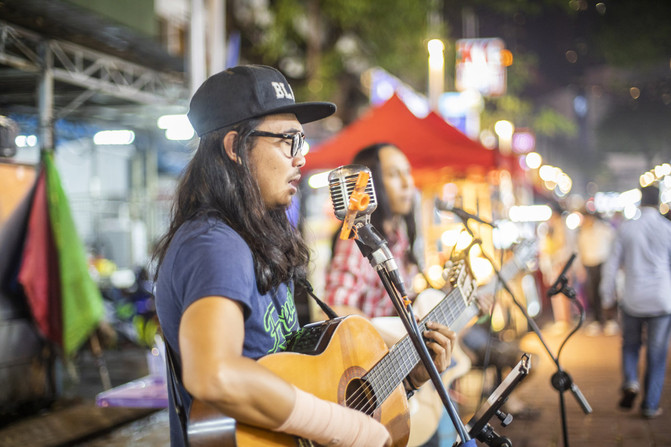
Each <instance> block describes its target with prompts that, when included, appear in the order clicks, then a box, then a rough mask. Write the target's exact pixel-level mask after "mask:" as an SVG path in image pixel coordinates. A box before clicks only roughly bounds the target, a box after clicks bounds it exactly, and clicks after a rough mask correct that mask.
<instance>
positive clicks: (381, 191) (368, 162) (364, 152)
mask: <svg viewBox="0 0 671 447" xmlns="http://www.w3.org/2000/svg"><path fill="white" fill-rule="evenodd" d="M388 146H391V147H393V148H396V149H398V148H397V147H396V146H395V145H393V144H391V143H386V142H382V143H375V144H371V145H370V146H366V147H364V148H363V149H361V150H360V151H359V152H357V154H356V155H355V156H354V159H353V160H352V164H357V165H364V166H367V167H368V169H370V172H371V176H372V179H373V186H374V187H375V197H376V199H377V208H375V211H373V214H371V216H370V223H371V224H372V225H373V226H374V227H375V228H376V229H377V230H378V231H379V232H381V233H382V235H383V236H384V238H385V239H386V240H387V241H389V240H390V239H391V238H392V237H393V235H391V234H388V233H387V231H386V230H387V229H386V225H384V223H385V222H387V221H390V220H391V219H393V217H394V213H393V212H392V210H391V204H390V203H389V195H388V194H387V191H386V189H385V187H384V181H383V179H382V166H381V164H380V150H381V149H382V148H384V147H388ZM398 150H400V149H398ZM414 208H415V205H414V204H413V206H412V209H411V210H410V212H409V213H408V214H407V215H405V216H403V220H404V222H405V227H406V230H407V233H408V240H409V242H410V246H409V248H408V252H407V253H406V258H407V259H406V260H407V261H409V262H411V263H413V264H417V263H418V262H417V257H416V256H415V254H414V244H415V239H416V238H417V225H416V222H415V209H414ZM338 234H339V231H338ZM338 234H336V235H335V236H334V238H333V244H332V248H334V247H335V242H336V239H337V237H338ZM333 252H334V250H331V253H333Z"/></svg>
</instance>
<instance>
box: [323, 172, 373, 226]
mask: <svg viewBox="0 0 671 447" xmlns="http://www.w3.org/2000/svg"><path fill="white" fill-rule="evenodd" d="M360 172H366V173H368V175H369V177H368V183H367V184H366V189H365V192H366V194H368V197H369V198H370V201H369V202H368V207H367V208H366V209H365V210H363V211H359V212H357V214H356V217H355V219H365V220H366V222H370V215H371V214H373V211H375V208H377V198H376V197H375V188H374V187H373V177H372V176H371V172H370V169H368V168H367V167H366V166H363V165H347V166H340V167H339V168H336V169H334V170H333V171H331V173H330V174H329V193H330V194H331V201H332V202H333V212H334V213H335V216H336V217H337V218H338V219H339V220H343V221H344V220H345V218H346V217H347V212H348V206H347V204H348V203H349V199H350V196H351V195H352V192H353V191H354V187H355V185H356V181H357V179H358V177H359V173H360Z"/></svg>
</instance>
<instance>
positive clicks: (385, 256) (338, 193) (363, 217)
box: [328, 165, 407, 297]
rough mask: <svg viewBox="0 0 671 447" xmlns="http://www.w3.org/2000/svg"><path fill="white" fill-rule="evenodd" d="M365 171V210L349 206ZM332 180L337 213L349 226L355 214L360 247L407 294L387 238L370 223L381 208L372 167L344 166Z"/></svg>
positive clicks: (373, 264) (332, 192)
mask: <svg viewBox="0 0 671 447" xmlns="http://www.w3.org/2000/svg"><path fill="white" fill-rule="evenodd" d="M361 172H364V173H367V174H368V182H367V183H366V186H365V189H364V191H365V193H366V194H367V195H368V199H369V201H368V206H366V207H365V208H364V209H361V210H356V209H352V207H350V206H349V202H350V199H351V197H352V194H353V193H354V191H355V187H356V183H357V180H358V178H359V174H360V173H361ZM328 179H329V193H330V194H331V202H333V212H334V213H335V216H336V217H337V218H338V219H339V220H342V221H344V222H345V225H348V222H349V221H351V220H352V219H351V218H352V217H353V219H354V220H353V224H352V227H353V228H352V229H353V230H354V231H355V240H356V242H357V245H358V246H359V249H361V252H362V253H363V255H364V256H366V257H367V258H368V260H369V261H370V263H371V265H372V266H373V268H375V269H376V270H377V271H378V273H379V272H380V271H381V270H383V271H386V272H387V273H388V274H389V276H390V278H391V280H392V283H393V284H394V287H395V288H396V290H397V291H398V292H399V293H400V294H401V296H403V297H406V296H407V293H406V291H405V285H404V283H403V278H402V277H401V275H400V273H399V271H398V265H397V264H396V260H395V259H394V256H393V255H392V254H391V251H390V250H389V247H388V246H387V241H386V240H385V239H384V238H383V237H382V235H380V233H379V232H378V231H377V230H376V229H375V228H374V227H373V225H371V223H370V215H371V214H373V211H375V208H377V198H376V196H375V187H374V186H373V178H372V176H371V172H370V169H368V168H367V167H366V166H363V165H346V166H340V167H339V168H336V169H334V170H333V171H331V173H330V174H329V177H328ZM347 230H349V228H348V229H347Z"/></svg>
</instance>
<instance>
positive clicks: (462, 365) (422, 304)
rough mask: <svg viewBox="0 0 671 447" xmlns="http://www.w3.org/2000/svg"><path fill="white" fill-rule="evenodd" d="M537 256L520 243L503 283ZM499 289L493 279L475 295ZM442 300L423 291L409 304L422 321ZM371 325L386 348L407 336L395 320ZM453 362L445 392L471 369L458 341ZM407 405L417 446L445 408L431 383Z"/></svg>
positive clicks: (530, 243)
mask: <svg viewBox="0 0 671 447" xmlns="http://www.w3.org/2000/svg"><path fill="white" fill-rule="evenodd" d="M537 253H538V244H537V241H536V240H533V239H527V240H523V241H522V242H520V243H519V244H518V245H517V246H516V247H515V249H514V250H513V257H512V258H510V259H509V260H508V261H506V262H505V263H504V264H503V266H502V267H501V277H502V278H503V279H504V280H505V281H509V280H511V279H512V278H514V277H515V276H516V275H517V274H518V273H519V272H522V271H527V270H528V269H529V267H528V265H529V263H530V262H531V261H532V260H533V259H534V258H535V257H536V254H537ZM499 288H501V282H500V281H498V280H497V279H494V280H492V281H490V282H488V283H487V284H484V285H482V286H480V287H478V289H477V293H476V295H477V296H478V297H483V296H485V295H493V294H494V293H496V291H497V290H498V289H499ZM444 297H445V292H443V291H442V290H436V289H426V290H424V291H422V292H421V293H420V294H419V295H418V296H417V298H415V301H414V303H413V305H412V307H413V309H414V312H415V315H417V316H418V317H420V318H422V317H423V316H424V315H425V314H426V313H427V312H428V311H429V310H430V309H432V308H433V307H434V306H435V305H436V304H437V303H439V302H440V301H441V300H442V299H443V298H444ZM371 322H372V323H373V326H375V328H376V329H377V330H378V332H380V334H381V335H382V338H383V339H384V340H385V341H386V342H387V344H388V345H393V344H394V343H395V342H396V341H397V340H399V339H401V338H402V337H403V335H404V334H405V333H406V332H405V326H403V323H402V322H401V320H400V318H398V317H376V318H373V319H372V320H371ZM450 329H452V330H455V331H456V330H458V329H455V328H453V327H450ZM452 361H453V365H452V366H450V367H449V368H448V369H447V370H446V371H445V372H444V373H443V374H442V375H441V379H442V381H443V384H444V385H445V389H449V387H450V385H451V383H452V382H453V381H454V380H456V379H457V378H459V377H461V376H463V375H464V374H466V373H467V372H468V371H470V369H471V359H470V358H469V357H468V355H467V354H466V353H465V352H464V351H463V350H462V349H461V348H460V347H459V342H458V341H457V342H456V343H455V344H454V346H453V347H452ZM408 406H409V412H410V437H409V440H408V447H416V446H420V445H422V444H424V443H425V442H426V441H428V440H429V438H431V436H432V435H433V433H435V431H436V430H437V429H438V424H439V423H440V419H441V417H442V416H443V408H444V407H443V402H442V400H441V399H440V396H439V395H438V393H437V392H436V389H435V388H434V386H433V383H431V382H430V381H429V382H427V383H425V384H424V385H423V386H421V387H420V388H419V390H418V392H417V393H416V394H415V395H414V396H413V397H412V399H411V400H410V401H409V403H408Z"/></svg>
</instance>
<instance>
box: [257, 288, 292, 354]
mask: <svg viewBox="0 0 671 447" xmlns="http://www.w3.org/2000/svg"><path fill="white" fill-rule="evenodd" d="M263 321H264V329H265V330H266V332H267V333H268V335H270V336H271V337H272V339H273V340H274V343H273V347H272V348H270V349H269V350H268V354H272V353H274V352H278V351H281V350H283V349H284V348H285V347H286V337H287V335H288V334H289V333H290V332H291V331H292V330H294V327H295V326H296V323H297V321H298V316H297V313H296V306H295V305H294V298H293V296H292V294H291V290H290V289H289V288H287V299H286V301H285V302H284V304H282V307H281V308H280V312H279V314H278V312H277V307H275V304H274V303H272V302H271V303H269V304H268V307H267V308H266V313H265V315H264V317H263Z"/></svg>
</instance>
